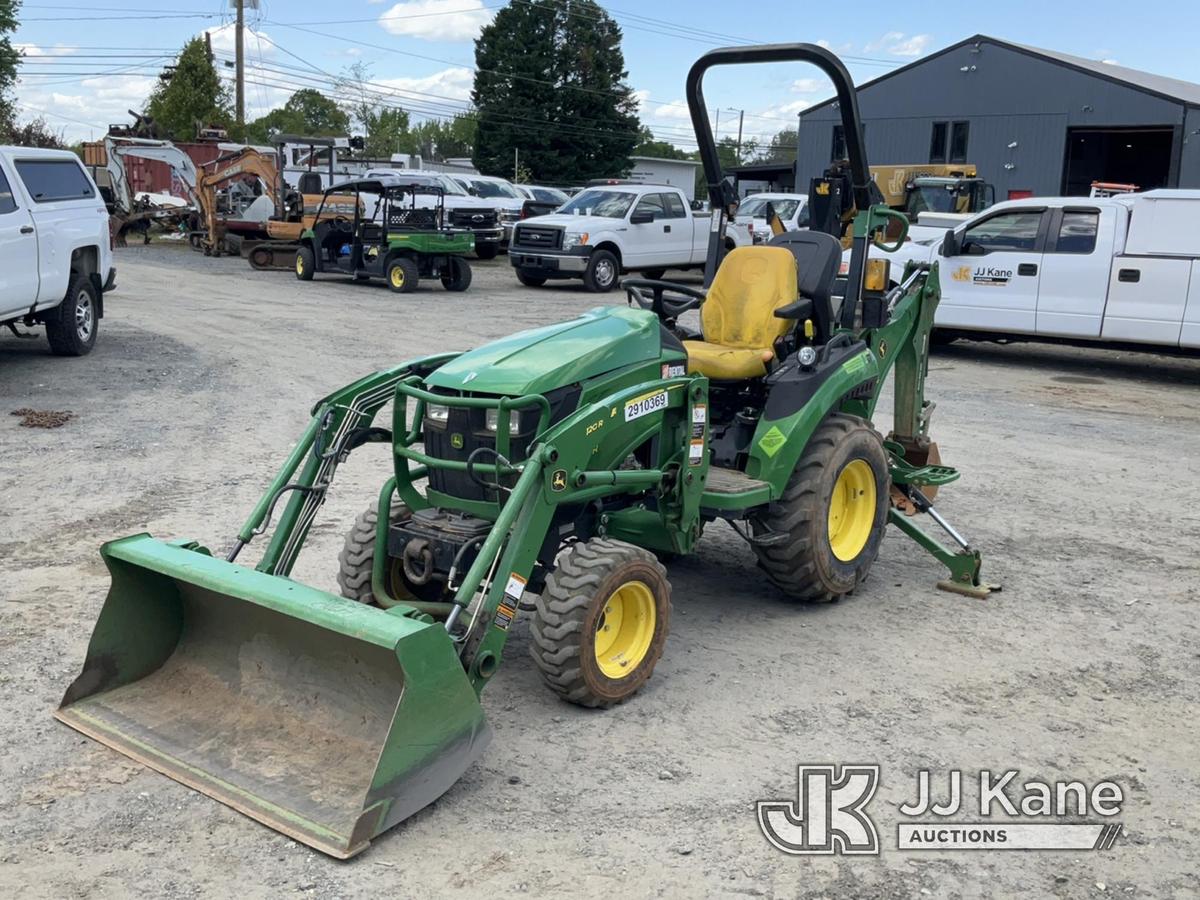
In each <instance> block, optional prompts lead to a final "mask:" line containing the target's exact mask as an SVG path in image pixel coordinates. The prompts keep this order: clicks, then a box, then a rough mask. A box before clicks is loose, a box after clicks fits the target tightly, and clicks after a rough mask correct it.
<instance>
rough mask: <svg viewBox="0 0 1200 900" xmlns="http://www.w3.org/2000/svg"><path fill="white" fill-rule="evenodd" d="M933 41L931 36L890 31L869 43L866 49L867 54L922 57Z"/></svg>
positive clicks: (864, 48) (864, 49)
mask: <svg viewBox="0 0 1200 900" xmlns="http://www.w3.org/2000/svg"><path fill="white" fill-rule="evenodd" d="M932 41H933V35H930V34H905V33H904V32H903V31H889V32H887V33H885V34H884V35H883V36H881V37H879V38H877V39H876V40H873V41H870V42H868V43H867V44H866V45H865V46H864V47H863V51H864V52H865V53H888V54H890V55H892V56H920V55H921V54H922V53H924V52H925V50H926V49H927V48H928V47H929V44H930V43H931V42H932Z"/></svg>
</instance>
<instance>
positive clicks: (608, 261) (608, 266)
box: [583, 250, 621, 294]
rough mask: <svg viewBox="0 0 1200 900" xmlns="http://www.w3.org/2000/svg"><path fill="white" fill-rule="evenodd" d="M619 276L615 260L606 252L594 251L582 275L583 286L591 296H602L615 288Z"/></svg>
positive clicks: (618, 267)
mask: <svg viewBox="0 0 1200 900" xmlns="http://www.w3.org/2000/svg"><path fill="white" fill-rule="evenodd" d="M620 274H621V267H620V265H618V264H617V258H616V257H615V256H614V255H613V254H612V253H611V252H610V251H608V250H596V251H595V252H593V253H592V255H591V258H590V259H589V260H588V265H587V270H586V271H585V272H584V273H583V286H584V287H586V288H587V289H588V290H589V291H591V292H592V293H593V294H603V293H606V292H607V291H611V290H612V289H613V288H614V287H616V285H617V278H618V277H619V276H620Z"/></svg>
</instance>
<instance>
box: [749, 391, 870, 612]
mask: <svg viewBox="0 0 1200 900" xmlns="http://www.w3.org/2000/svg"><path fill="white" fill-rule="evenodd" d="M887 508H888V462H887V453H886V452H885V451H884V449H883V441H882V440H881V439H880V437H879V434H878V433H877V432H876V431H875V430H874V429H872V428H871V427H870V426H869V425H867V423H866V422H864V421H863V420H862V419H860V418H858V417H857V416H848V415H842V414H840V413H835V414H833V415H831V416H829V418H828V419H826V421H825V422H824V423H823V424H822V425H821V426H820V427H819V428H818V429H817V430H816V431H815V432H814V433H813V435H812V437H811V438H810V439H809V442H808V445H807V446H806V447H805V448H804V452H803V453H802V454H801V456H800V461H799V462H797V463H796V468H795V470H794V471H793V472H792V476H791V478H790V479H789V480H788V484H787V487H786V488H785V489H784V492H783V496H782V497H781V498H780V499H779V500H778V501H776V502H774V503H772V504H771V505H770V507H769V508H768V510H767V512H766V513H765V514H764V515H762V516H761V517H760V518H759V520H758V521H756V522H754V523H753V524H754V531H755V533H756V534H758V535H762V534H767V533H770V532H776V533H783V534H786V535H787V540H786V541H783V542H782V543H780V544H774V545H755V547H754V551H755V553H756V555H757V556H758V564H759V566H760V567H762V569H763V570H764V571H765V572H766V573H767V576H768V577H769V578H770V579H771V580H772V581H773V582H775V584H776V585H777V586H778V587H779V588H780V589H781V590H782V591H783V592H784V593H785V594H787V595H788V596H789V597H792V598H794V599H796V600H802V601H806V602H809V603H828V602H830V601H833V600H838V599H840V598H841V597H843V596H845V595H846V594H848V593H850V592H851V591H853V590H854V589H855V588H856V587H857V586H858V585H859V584H860V583H862V581H863V580H864V579H865V578H866V577H867V573H868V572H869V571H870V568H871V564H872V563H874V562H875V557H876V556H878V555H879V545H880V543H881V541H882V540H883V533H884V529H885V528H886V526H887Z"/></svg>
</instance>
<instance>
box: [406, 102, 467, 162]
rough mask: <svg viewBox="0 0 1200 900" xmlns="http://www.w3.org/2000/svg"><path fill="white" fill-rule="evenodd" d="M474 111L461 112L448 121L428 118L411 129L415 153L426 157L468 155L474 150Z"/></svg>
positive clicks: (442, 157) (440, 157) (437, 157)
mask: <svg viewBox="0 0 1200 900" xmlns="http://www.w3.org/2000/svg"><path fill="white" fill-rule="evenodd" d="M477 124H478V123H477V122H476V119H475V114H474V113H463V114H462V115H461V116H455V117H454V118H453V119H451V120H449V121H445V120H443V119H430V120H428V121H425V122H422V123H421V124H420V125H417V126H415V127H414V128H413V129H412V138H413V145H414V147H415V149H414V151H413V152H415V153H420V154H421V155H422V156H424V157H425V158H427V159H438V160H445V159H449V158H451V157H470V156H471V155H472V154H473V153H474V152H475V129H476V127H477Z"/></svg>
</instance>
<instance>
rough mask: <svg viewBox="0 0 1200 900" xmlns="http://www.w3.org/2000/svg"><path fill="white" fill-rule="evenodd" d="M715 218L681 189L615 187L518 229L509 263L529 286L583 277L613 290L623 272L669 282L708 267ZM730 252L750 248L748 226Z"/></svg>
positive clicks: (731, 238) (731, 230)
mask: <svg viewBox="0 0 1200 900" xmlns="http://www.w3.org/2000/svg"><path fill="white" fill-rule="evenodd" d="M712 226H713V218H712V214H711V213H693V212H692V210H691V209H690V208H689V206H688V201H687V198H686V197H685V196H684V195H683V192H682V191H681V190H679V188H676V187H670V186H669V185H662V184H632V183H622V184H608V185H604V186H602V187H590V188H587V189H586V190H583V191H580V192H579V193H578V194H576V195H575V196H574V197H572V198H571V200H570V202H569V203H567V204H566V205H565V206H563V207H562V208H561V209H560V210H559V211H558V212H555V213H551V214H550V215H548V216H534V217H532V218H529V219H525V220H524V221H522V222H520V223H519V224H518V225H517V226H516V228H515V229H514V230H513V237H512V242H511V243H510V245H509V248H508V258H509V260H510V261H511V262H512V264H513V268H515V269H516V270H517V278H518V279H520V281H521V284H524V285H528V286H530V287H539V286H541V285H543V284H545V283H546V281H547V280H548V279H551V278H582V279H583V283H584V286H585V287H587V289H588V290H589V291H596V292H602V291H610V290H612V289H613V288H614V287H616V285H617V282H618V281H619V279H620V276H621V273H622V272H633V271H640V272H642V273H644V274H645V275H646V276H647V277H649V278H661V277H662V276H663V273H664V272H666V270H667V269H687V268H692V267H694V266H703V265H704V260H705V257H706V256H707V254H708V235H709V231H710V230H711V229H712ZM725 243H726V248H727V249H732V248H733V247H741V246H746V245H748V244H749V243H750V233H749V231H748V229H747V228H746V226H744V225H735V224H733V223H729V224H727V226H726V231H725Z"/></svg>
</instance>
